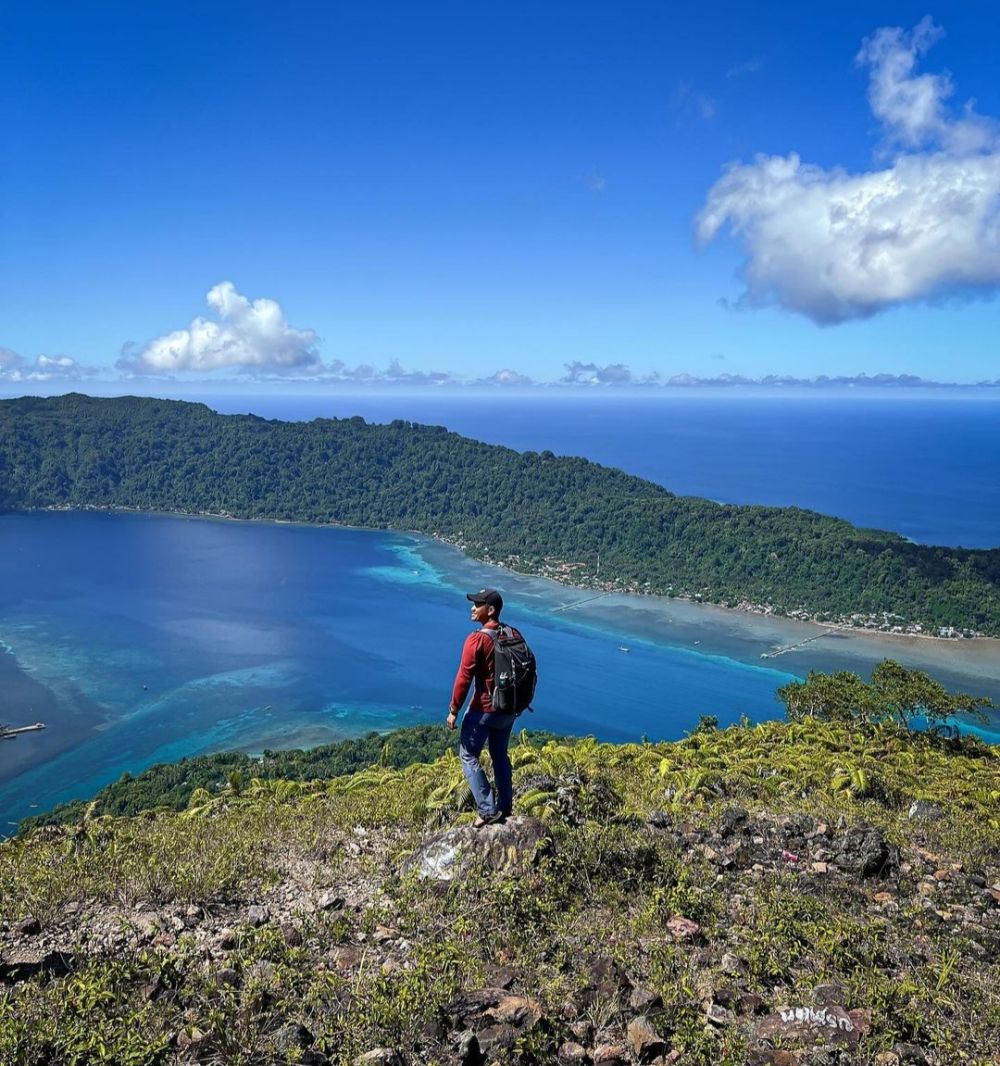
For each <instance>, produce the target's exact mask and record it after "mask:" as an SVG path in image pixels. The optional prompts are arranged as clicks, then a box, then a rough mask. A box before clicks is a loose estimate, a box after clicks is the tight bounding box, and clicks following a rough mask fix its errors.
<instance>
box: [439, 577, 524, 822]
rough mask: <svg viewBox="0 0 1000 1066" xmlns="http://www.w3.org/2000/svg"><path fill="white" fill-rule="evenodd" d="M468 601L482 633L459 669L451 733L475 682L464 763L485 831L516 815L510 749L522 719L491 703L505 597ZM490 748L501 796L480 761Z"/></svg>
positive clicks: (475, 595) (468, 645) (474, 596)
mask: <svg viewBox="0 0 1000 1066" xmlns="http://www.w3.org/2000/svg"><path fill="white" fill-rule="evenodd" d="M465 598H466V599H467V600H470V601H471V603H472V621H473V622H475V623H477V625H478V626H479V628H478V629H477V630H475V632H473V633H470V634H469V635H468V637H466V638H465V644H464V646H463V648H462V661H461V662H460V663H459V665H458V673H457V674H456V675H455V687H454V689H453V690H452V694H451V708H450V710H449V712H448V728H449V729H454V728H455V723H456V721H457V720H458V712H459V711H460V710H461V709H462V705H463V704H464V703H465V697H466V696H467V695H468V694H469V688H470V687H471V686H472V683H473V681H475V689H474V691H473V693H472V699H471V701H470V702H469V707H468V710H467V711H466V712H465V717H464V718H463V719H462V734H461V742H460V745H459V757H460V759H461V761H462V773H464V774H465V780H466V781H468V783H469V788H470V789H471V790H472V796H473V799H474V800H475V802H476V808H477V809H478V811H479V816H478V817H477V818H476V820H475V822H474V823H473V824H474V825H475V826H476V827H477V828H480V827H482V826H484V825H489V824H490V823H492V822H500V821H503V819H504V818H506V817H507V815H509V814H510V813H511V810H512V809H513V805H514V799H513V785H512V783H511V769H510V757H509V755H508V754H507V745H508V743H509V742H510V731H511V729H512V728H513V726H514V719H515V718H516V717H517V716H516V715H513V714H500V713H499V712H497V711H494V710H493V702H492V699H491V693H492V692H493V683H494V669H493V637H492V636H491V635H490V632H489V631H490V630H493V631H494V632H495V631H496V630H498V629H499V628H500V612H501V611H502V610H503V597H502V596H501V595H500V593H499V592H497V590H496V589H480V590H479V591H478V592H469V593H467V594H466V597H465ZM487 744H488V745H489V750H490V758H491V759H492V760H493V775H494V777H495V778H496V795H495V796H494V793H493V790H492V789H491V788H490V783H489V781H488V780H487V777H486V774H485V773H484V772H483V768H482V766H481V765H480V763H479V756H480V754H481V753H482V750H483V748H484V747H485V746H486V745H487Z"/></svg>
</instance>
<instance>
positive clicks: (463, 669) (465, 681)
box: [448, 633, 479, 718]
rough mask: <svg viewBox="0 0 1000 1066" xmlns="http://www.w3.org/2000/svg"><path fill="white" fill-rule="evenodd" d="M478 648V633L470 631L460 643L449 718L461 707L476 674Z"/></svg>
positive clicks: (455, 714) (456, 713)
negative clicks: (460, 654)
mask: <svg viewBox="0 0 1000 1066" xmlns="http://www.w3.org/2000/svg"><path fill="white" fill-rule="evenodd" d="M478 648H479V634H478V633H470V634H469V635H468V636H467V637H466V638H465V644H463V645H462V659H461V661H460V662H459V664H458V672H457V673H456V674H455V684H454V686H453V687H452V690H451V705H450V707H451V713H450V714H449V715H448V717H449V718H454V717H456V716H457V715H458V712H459V711H460V710H461V709H462V704H464V703H465V698H466V696H468V695H469V689H470V688H471V687H472V682H473V680H474V678H475V676H476V651H477V650H478Z"/></svg>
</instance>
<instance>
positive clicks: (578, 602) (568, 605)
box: [552, 592, 611, 614]
mask: <svg viewBox="0 0 1000 1066" xmlns="http://www.w3.org/2000/svg"><path fill="white" fill-rule="evenodd" d="M610 595H611V593H610V592H598V593H597V595H595V596H584V598H583V599H582V600H574V601H573V602H572V603H564V604H563V605H562V606H561V607H555V608H553V611H552V613H553V614H559V612H560V611H568V610H569V609H570V608H571V607H579V606H580V605H581V604H582V603H591V602H592V601H593V600H599V599H600V598H601V597H602V596H610Z"/></svg>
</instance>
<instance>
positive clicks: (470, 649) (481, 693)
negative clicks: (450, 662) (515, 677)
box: [451, 620, 499, 714]
mask: <svg viewBox="0 0 1000 1066" xmlns="http://www.w3.org/2000/svg"><path fill="white" fill-rule="evenodd" d="M498 628H499V625H498V623H497V622H495V621H492V620H491V621H489V622H487V623H486V625H485V626H483V628H482V629H477V630H475V632H473V633H470V634H469V635H468V636H467V637H466V638H465V644H464V645H463V646H462V661H461V662H460V663H459V664H458V673H457V674H455V687H454V688H453V689H452V692H451V709H452V710H453V711H455V712H458V711H460V710H461V709H462V704H463V703H465V697H466V696H468V694H469V688H470V687H471V686H472V682H473V681H475V683H476V688H475V691H474V692H473V693H472V702H471V703H470V704H469V710H470V711H485V712H486V713H487V714H489V713H491V712H492V711H493V701H492V700H491V699H490V693H491V692H492V691H493V638H492V637H491V636H490V635H489V634H488V633H485V632H484V630H486V629H498Z"/></svg>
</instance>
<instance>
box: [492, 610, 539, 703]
mask: <svg viewBox="0 0 1000 1066" xmlns="http://www.w3.org/2000/svg"><path fill="white" fill-rule="evenodd" d="M483 632H484V633H489V635H490V638H491V640H492V641H493V691H492V692H491V693H490V700H491V702H492V703H493V710H494V711H496V712H497V713H499V714H513V715H518V714H521V713H522V712H523V711H525V710H528V711H533V710H534V707H532V706H531V701H532V699H533V698H534V695H535V685H537V684H538V670H537V668H536V666H535V656H534V653H533V652H532V650H531V648H529V647H528V643H527V641H526V640H525V639H524V637H522V636H521V634H520V633H519V632H518V631H517V630H516V629H512V628H511V627H510V626H505V625H503V624H501V625H500V626H499V628H497V629H483Z"/></svg>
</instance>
